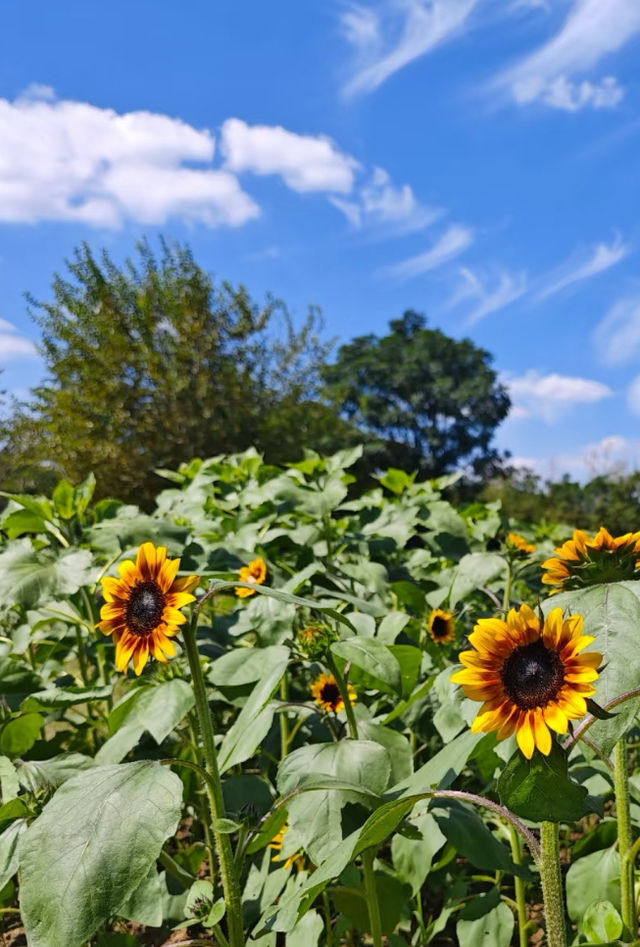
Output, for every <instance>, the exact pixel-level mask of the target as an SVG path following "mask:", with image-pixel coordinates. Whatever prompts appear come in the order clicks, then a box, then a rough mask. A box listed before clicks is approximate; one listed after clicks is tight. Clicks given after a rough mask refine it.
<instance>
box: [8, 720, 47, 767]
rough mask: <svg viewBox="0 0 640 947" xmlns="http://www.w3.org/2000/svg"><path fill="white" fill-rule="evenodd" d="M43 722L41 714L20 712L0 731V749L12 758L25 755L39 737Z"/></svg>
mask: <svg viewBox="0 0 640 947" xmlns="http://www.w3.org/2000/svg"><path fill="white" fill-rule="evenodd" d="M43 723H44V718H43V717H41V716H40V714H20V716H19V717H15V718H14V719H13V720H10V721H9V723H7V724H5V726H4V727H3V728H2V731H1V732H0V750H2V752H3V753H4V755H5V756H8V757H9V758H10V759H15V758H16V757H17V756H24V754H25V753H28V752H29V750H30V749H31V747H32V746H33V744H34V743H35V742H36V740H37V739H38V737H39V735H40V731H41V729H42V724H43Z"/></svg>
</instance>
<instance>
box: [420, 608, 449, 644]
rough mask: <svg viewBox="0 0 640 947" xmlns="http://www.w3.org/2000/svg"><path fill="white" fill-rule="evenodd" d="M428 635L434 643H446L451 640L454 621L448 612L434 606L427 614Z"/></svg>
mask: <svg viewBox="0 0 640 947" xmlns="http://www.w3.org/2000/svg"><path fill="white" fill-rule="evenodd" d="M427 627H428V629H429V637H430V638H431V639H432V641H435V643H436V644H448V643H449V642H450V641H453V639H454V637H455V633H456V623H455V621H454V620H453V615H452V614H451V613H450V612H444V611H443V610H442V609H441V608H435V609H434V610H433V611H432V612H431V614H430V615H429V624H428V626H427Z"/></svg>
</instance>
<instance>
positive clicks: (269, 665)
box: [207, 645, 289, 687]
mask: <svg viewBox="0 0 640 947" xmlns="http://www.w3.org/2000/svg"><path fill="white" fill-rule="evenodd" d="M288 661H289V649H288V648H283V647H282V646H281V645H272V646H271V647H267V648H234V649H233V650H232V651H229V652H227V654H223V655H222V657H221V658H218V659H217V660H216V661H214V662H213V664H212V665H211V667H210V669H209V673H208V675H207V677H208V679H209V680H210V681H211V683H212V684H215V685H216V686H218V687H238V686H241V685H242V684H251V683H253V682H254V681H259V680H260V679H261V678H263V677H265V676H266V675H267V674H269V673H271V671H272V670H274V669H275V668H278V667H280V668H281V669H282V673H284V670H285V668H286V666H287V663H288Z"/></svg>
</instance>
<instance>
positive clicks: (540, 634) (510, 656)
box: [451, 605, 602, 759]
mask: <svg viewBox="0 0 640 947" xmlns="http://www.w3.org/2000/svg"><path fill="white" fill-rule="evenodd" d="M582 626H583V618H582V615H571V616H569V617H568V618H564V619H563V616H562V609H561V608H554V609H553V610H552V611H551V612H549V614H548V615H547V617H546V619H545V621H544V624H543V625H542V627H540V620H539V619H538V617H537V615H535V613H534V612H533V611H532V609H531V608H529V606H528V605H521V606H520V610H519V611H518V612H516V610H515V609H513V608H512V609H511V610H510V612H509V614H508V615H507V620H506V621H503V620H502V619H501V618H481V619H480V620H479V621H478V623H477V624H476V626H475V628H474V629H473V631H472V633H471V634H470V635H469V643H470V644H471V645H472V646H473V647H474V649H475V650H474V651H463V652H462V653H461V654H460V656H459V658H460V662H461V663H462V664H464V665H465V667H464V668H463V669H462V670H461V671H457V672H456V673H455V674H454V675H453V677H452V678H451V680H452V681H454V682H455V683H457V684H461V685H462V689H463V691H464V693H465V695H466V696H467V697H470V698H471V700H481V701H483V704H482V707H481V708H480V710H479V712H478V716H477V717H476V719H475V720H474V721H473V724H472V726H471V730H472V731H473V732H474V733H478V732H479V731H484V732H485V733H488V732H490V731H491V730H497V733H498V739H499V740H502V739H504V738H505V737H508V736H511V734H512V733H513V732H514V730H515V734H516V740H517V741H518V746H519V747H520V749H521V750H522V752H523V753H524V755H525V756H526V757H527V759H531V757H532V756H533V751H534V749H535V748H536V747H537V748H538V749H539V750H540V752H541V753H543V754H544V755H545V756H548V755H549V753H550V752H551V733H550V732H549V728H551V730H555V731H556V733H566V732H567V728H568V726H569V720H577V719H578V718H579V717H583V716H584V715H585V714H586V712H587V703H586V698H587V697H591V696H592V695H593V694H595V692H596V691H595V688H594V687H593V686H592V681H595V680H596V678H597V677H598V671H597V668H598V667H599V665H600V663H601V661H602V655H601V654H598V653H597V652H596V651H590V652H589V653H588V654H580V652H581V651H582V650H583V649H584V648H586V647H587V645H589V644H591V642H592V641H593V640H594V639H593V638H591V637H589V636H588V635H583V634H582Z"/></svg>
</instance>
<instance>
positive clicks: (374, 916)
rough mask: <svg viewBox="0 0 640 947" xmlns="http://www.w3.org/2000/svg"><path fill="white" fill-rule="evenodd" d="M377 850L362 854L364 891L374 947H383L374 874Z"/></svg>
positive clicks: (367, 850) (369, 850) (368, 850)
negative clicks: (374, 860)
mask: <svg viewBox="0 0 640 947" xmlns="http://www.w3.org/2000/svg"><path fill="white" fill-rule="evenodd" d="M374 858H375V850H374V849H373V848H367V849H366V851H364V852H363V853H362V872H363V874H364V890H365V892H366V895H367V908H368V911H369V926H370V928H371V931H370V933H371V937H372V938H373V947H382V923H381V921H380V907H379V905H378V893H377V891H376V877H375V874H374V872H373V859H374Z"/></svg>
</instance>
